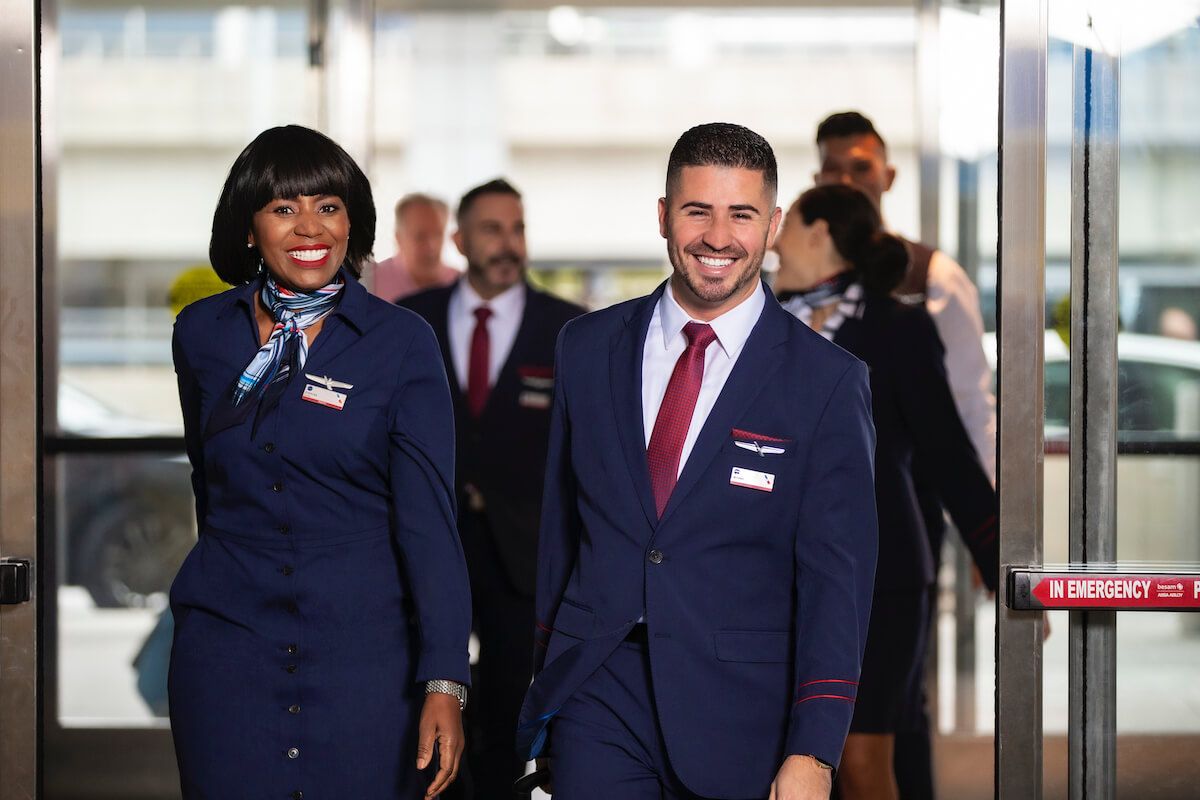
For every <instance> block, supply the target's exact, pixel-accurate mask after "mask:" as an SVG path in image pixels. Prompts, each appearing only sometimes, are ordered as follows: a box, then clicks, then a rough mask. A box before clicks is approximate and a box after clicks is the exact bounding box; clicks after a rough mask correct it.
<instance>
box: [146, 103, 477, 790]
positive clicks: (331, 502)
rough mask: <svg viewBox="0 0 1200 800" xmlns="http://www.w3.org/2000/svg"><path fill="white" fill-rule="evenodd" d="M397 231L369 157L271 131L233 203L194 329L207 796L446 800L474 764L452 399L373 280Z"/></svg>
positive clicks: (185, 604)
mask: <svg viewBox="0 0 1200 800" xmlns="http://www.w3.org/2000/svg"><path fill="white" fill-rule="evenodd" d="M374 238H375V209H374V205H373V203H372V200H371V190H370V186H369V184H368V183H367V179H366V177H365V176H364V175H363V173H362V171H361V170H360V169H359V168H358V167H357V166H356V165H355V164H354V162H353V160H351V159H350V157H349V156H348V155H347V154H346V153H345V151H343V150H342V149H341V148H340V147H339V146H338V145H337V144H335V143H334V142H332V141H331V140H329V139H328V138H326V137H325V136H323V135H321V134H319V133H317V132H315V131H312V130H308V129H307V128H301V127H297V126H288V127H284V128H274V129H271V130H268V131H266V132H264V133H262V134H261V135H260V136H259V137H258V138H257V139H255V140H254V141H253V142H252V143H251V144H250V145H249V146H248V147H247V148H246V149H245V150H244V151H243V152H242V154H241V155H240V156H239V157H238V159H237V161H236V162H235V163H234V165H233V168H232V170H231V172H230V174H229V177H228V179H227V181H226V183H225V188H224V191H223V192H222V194H221V197H220V201H219V203H218V205H217V210H216V214H215V216H214V218H213V229H212V242H211V245H210V257H211V259H212V263H213V266H214V268H215V269H216V271H217V274H218V275H220V276H221V277H222V278H223V279H224V280H225V281H226V282H228V283H231V284H233V286H234V288H233V289H230V290H229V291H226V292H224V293H222V294H219V295H216V296H214V297H210V298H207V299H205V300H201V301H199V302H196V303H194V304H192V305H190V306H188V307H187V308H186V309H184V311H183V312H182V313H181V314H180V315H179V318H178V320H177V322H176V324H175V337H174V343H173V345H174V355H175V370H176V373H177V375H178V378H179V393H180V401H181V403H182V406H183V419H184V433H185V438H186V441H187V452H188V458H189V459H190V460H191V463H192V485H193V488H194V490H195V494H196V515H197V520H198V523H199V530H200V537H199V541H198V542H197V544H196V546H195V548H194V549H193V550H192V552H191V554H190V555H189V556H188V558H187V560H186V561H185V562H184V564H183V566H182V567H181V568H180V571H179V575H178V577H177V578H176V579H175V583H174V585H173V586H172V588H171V608H172V611H173V612H174V615H175V619H176V629H175V640H174V647H173V650H172V654H171V668H170V679H169V694H170V707H171V728H172V732H173V734H174V739H175V750H176V755H177V758H178V762H179V772H180V779H181V783H182V787H183V795H184V797H185V798H211V799H212V800H234V799H235V798H246V799H247V800H268V798H281V800H282V798H296V799H297V800H298V799H299V798H309V799H310V800H351V799H353V800H375V799H378V800H392V799H393V798H405V799H407V798H418V797H421V796H422V795H425V796H427V797H429V796H433V795H435V794H437V793H439V792H440V791H441V790H442V789H444V788H445V787H446V786H447V785H448V784H449V782H450V781H452V780H453V778H454V776H455V775H456V773H457V769H458V762H459V758H460V756H461V753H462V749H463V734H462V720H461V711H462V702H464V701H465V689H464V685H465V684H466V683H467V681H468V661H467V639H468V636H469V631H470V625H471V602H470V594H469V588H468V582H467V572H466V566H465V562H464V560H463V554H462V549H461V547H460V545H459V540H458V534H457V532H456V530H455V524H454V514H455V510H454V500H453V492H454V464H453V457H454V435H453V419H452V418H451V404H450V394H449V389H448V386H447V383H446V374H445V369H444V368H443V366H442V359H441V356H440V354H439V351H438V345H437V341H436V339H435V338H434V335H433V332H432V331H431V330H430V328H429V326H428V325H426V324H425V323H424V322H423V321H422V320H421V319H420V318H419V317H417V316H416V315H415V314H411V313H409V312H407V311H404V310H402V309H399V308H396V307H395V306H392V305H391V304H389V303H386V302H384V301H382V300H379V299H377V298H375V297H373V296H371V295H369V294H368V293H367V291H366V290H365V289H364V288H363V287H362V286H361V285H360V284H359V282H358V280H357V278H358V276H359V274H360V270H361V268H362V265H363V263H364V261H365V260H366V259H367V258H368V257H369V254H370V249H371V246H372V244H373V242H374ZM435 743H436V746H435ZM425 768H428V770H429V772H430V773H434V771H435V770H436V774H433V775H432V776H430V775H426V776H424V777H422V776H421V775H420V774H419V772H418V771H419V770H420V769H425Z"/></svg>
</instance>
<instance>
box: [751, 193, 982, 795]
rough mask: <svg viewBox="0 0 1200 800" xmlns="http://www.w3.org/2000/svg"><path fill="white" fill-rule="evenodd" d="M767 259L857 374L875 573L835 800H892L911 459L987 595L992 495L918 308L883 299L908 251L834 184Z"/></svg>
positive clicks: (923, 604) (929, 571)
mask: <svg viewBox="0 0 1200 800" xmlns="http://www.w3.org/2000/svg"><path fill="white" fill-rule="evenodd" d="M775 250H776V252H778V254H779V273H778V275H777V277H776V281H775V287H774V288H775V293H776V295H777V296H778V297H779V300H780V302H781V303H782V304H783V306H784V308H785V309H787V310H789V311H791V312H792V313H793V314H795V315H796V316H797V317H798V318H800V319H801V320H802V321H804V322H805V323H807V324H808V325H809V326H810V327H811V328H813V330H816V331H818V332H819V333H821V334H822V335H823V336H825V337H826V338H827V339H830V340H832V341H833V342H834V343H835V344H837V345H840V346H841V347H843V348H845V349H846V350H848V351H850V352H851V353H853V354H854V355H856V356H858V357H859V358H860V359H862V360H863V361H864V362H866V364H867V366H868V368H869V369H870V372H871V406H872V414H873V417H874V421H875V431H876V437H877V444H876V452H875V502H876V507H877V509H878V513H879V566H878V567H877V569H876V573H875V596H874V602H873V604H872V608H871V622H870V627H869V628H868V630H867V646H866V651H865V653H864V656H863V666H862V674H861V677H860V678H859V686H858V698H857V701H856V702H855V707H854V717H853V719H852V720H851V723H850V735H849V736H848V737H847V739H846V747H845V750H844V752H843V756H842V763H841V769H840V770H839V772H838V790H839V793H840V796H841V800H864V799H868V798H869V800H895V798H896V797H897V796H898V791H897V788H896V785H895V779H894V778H893V775H892V772H893V764H892V750H893V746H894V736H895V733H896V732H897V731H898V730H901V729H902V726H904V725H905V724H907V722H908V720H909V718H910V716H911V705H912V704H913V703H914V702H918V700H919V695H916V690H918V689H919V687H920V676H921V673H922V667H923V664H924V656H925V645H926V641H927V639H928V633H929V619H930V615H929V610H928V602H929V596H930V592H929V589H930V586H931V585H932V583H933V580H934V577H935V576H934V574H933V555H932V553H931V552H930V544H929V536H928V534H927V532H926V529H925V521H924V517H923V515H922V513H921V508H920V505H919V504H918V502H917V494H916V490H915V489H914V487H913V475H912V464H913V462H914V460H918V459H919V461H920V463H921V465H922V469H923V470H926V471H927V472H928V473H930V474H928V475H923V476H922V477H923V478H926V479H927V480H929V481H930V482H931V483H933V484H934V485H935V486H936V488H937V489H938V490H939V491H940V494H941V497H942V500H943V502H944V504H945V506H946V509H947V510H948V511H949V512H950V516H951V518H952V519H953V520H954V523H955V525H956V527H957V528H958V530H959V531H960V532H961V533H962V535H963V539H964V540H965V542H966V544H967V546H968V547H969V549H970V550H971V554H972V556H973V557H974V558H975V561H976V563H977V564H978V565H979V568H980V572H981V574H982V575H983V577H984V581H985V582H986V583H987V585H988V587H989V588H991V589H995V587H996V581H997V579H998V571H999V568H998V563H999V542H998V539H997V538H996V520H997V517H996V514H997V510H998V509H997V500H996V494H995V491H994V490H993V489H992V484H991V481H990V480H989V479H988V477H987V473H986V472H984V469H983V466H982V465H981V464H980V462H979V457H978V455H977V454H976V452H975V448H974V446H973V445H972V444H971V440H970V437H968V435H967V432H966V430H965V429H964V428H963V425H962V421H961V420H960V419H959V416H958V412H957V411H956V410H955V406H954V398H953V396H952V395H951V393H950V387H949V385H948V384H947V382H946V371H945V366H944V357H945V356H944V349H943V347H942V342H941V340H940V339H939V338H938V334H937V330H936V329H935V328H934V325H933V320H932V319H931V318H930V316H929V314H928V313H927V312H926V311H925V309H924V307H923V306H920V305H913V306H910V305H905V304H902V303H900V302H898V301H896V300H895V299H893V298H892V297H891V296H890V293H891V292H892V290H893V289H895V287H896V286H898V285H899V283H900V280H901V279H902V278H903V277H904V274H905V271H906V270H907V268H908V263H909V255H908V250H907V248H906V247H905V245H904V242H903V241H901V240H900V239H898V238H897V237H895V236H892V235H890V234H888V233H887V232H885V231H884V230H883V223H882V220H881V218H880V215H879V211H878V209H876V207H875V205H874V203H872V202H871V200H870V198H868V197H867V196H866V195H865V194H863V193H862V192H860V191H859V190H857V189H854V188H852V187H850V186H845V185H830V186H820V187H817V188H815V189H810V190H809V191H807V192H805V193H804V194H802V195H800V198H799V199H798V200H797V201H796V202H795V203H794V204H793V205H792V207H791V209H789V211H788V213H787V216H786V217H785V220H784V224H783V228H782V230H781V231H780V233H779V236H778V238H777V239H776V242H775ZM915 695H916V696H915Z"/></svg>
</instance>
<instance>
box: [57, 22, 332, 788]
mask: <svg viewBox="0 0 1200 800" xmlns="http://www.w3.org/2000/svg"><path fill="white" fill-rule="evenodd" d="M309 19H310V14H309V11H308V7H307V5H306V4H303V3H302V2H299V1H296V2H293V1H292V0H283V1H282V2H270V0H268V1H267V2H256V3H253V4H250V5H245V4H240V5H238V4H227V3H222V2H217V1H215V0H190V1H189V2H184V3H182V4H180V3H170V4H163V3H152V4H137V3H122V2H108V1H107V0H100V1H99V2H93V1H92V0H64V1H63V2H60V3H57V4H55V5H54V7H53V8H52V9H49V10H48V13H46V14H45V16H44V19H43V42H44V53H43V61H44V63H46V64H47V65H49V68H48V69H46V70H45V73H44V74H45V76H46V77H45V83H44V86H43V97H44V100H43V102H44V106H45V109H46V110H45V130H46V133H47V135H46V146H45V151H44V155H43V170H44V173H45V175H46V181H47V187H48V191H47V197H46V206H45V209H46V210H45V214H46V230H47V250H48V253H49V257H48V258H47V260H46V267H45V275H44V287H45V291H44V298H45V300H44V319H45V323H44V333H45V344H44V380H45V386H46V397H47V398H48V399H47V403H46V406H47V407H46V415H45V426H44V443H45V447H44V451H45V453H46V457H45V460H44V465H43V474H44V479H45V483H46V492H45V506H44V509H45V531H46V535H47V537H49V539H50V546H49V547H47V552H48V553H52V554H53V558H52V561H53V569H52V570H49V572H48V576H50V577H52V578H53V582H54V584H55V585H56V591H55V592H53V593H49V592H46V593H43V599H44V600H46V601H47V605H48V608H47V611H46V621H47V627H48V631H49V632H48V634H47V636H46V641H47V648H46V658H45V670H46V681H45V685H46V687H47V688H46V702H45V712H44V728H45V739H46V755H47V757H46V759H45V765H46V771H45V787H46V796H47V797H50V798H54V797H71V798H76V797H114V798H115V797H120V798H137V797H156V798H157V797H164V796H166V797H169V796H175V795H177V792H178V789H177V788H176V787H177V778H176V777H175V765H174V759H173V756H172V754H171V750H170V740H169V730H168V727H167V722H166V718H165V714H166V701H165V688H166V684H165V681H166V672H165V671H166V664H167V658H168V655H169V649H170V638H171V619H170V615H169V613H164V611H165V609H166V602H167V598H166V592H167V589H168V588H169V586H170V583H171V580H172V579H173V578H174V575H175V571H176V570H177V568H178V566H179V564H180V562H181V561H182V559H183V557H184V555H185V554H186V553H187V551H188V549H189V548H190V547H191V545H192V543H193V542H194V541H195V537H196V531H195V515H194V511H193V500H192V495H191V485H190V482H189V477H188V476H189V467H188V464H187V461H186V458H185V457H184V455H183V441H182V429H181V420H180V413H179V403H178V394H177V390H176V386H175V376H174V370H173V368H172V363H171V345H170V340H171V328H172V324H173V321H174V318H175V314H176V313H178V311H179V309H180V308H182V307H183V306H184V305H186V304H187V303H188V302H191V301H193V300H196V299H198V298H200V297H203V296H205V295H208V294H213V293H216V292H218V291H221V290H223V289H224V288H227V287H225V286H224V285H223V284H222V283H221V282H220V281H219V280H218V279H217V277H216V275H215V273H214V272H213V271H212V269H211V268H210V267H209V265H208V239H209V234H210V229H211V222H212V212H213V208H214V206H215V203H216V199H217V196H218V194H219V192H220V190H221V185H222V183H223V181H224V178H225V175H226V173H227V171H228V168H229V165H230V164H231V163H232V161H233V159H234V157H235V156H236V155H237V153H238V152H239V151H240V150H241V149H242V148H243V147H244V146H245V145H246V143H247V142H249V141H250V139H251V138H253V137H254V136H255V135H256V134H257V133H258V132H259V131H261V130H262V129H264V128H266V127H269V126H272V125H278V124H286V123H298V124H303V125H308V126H311V127H316V126H317V124H318V122H319V120H318V112H319V103H320V99H321V93H320V91H319V88H320V71H319V70H318V69H317V68H315V67H313V66H311V65H310V49H309ZM47 583H50V580H47Z"/></svg>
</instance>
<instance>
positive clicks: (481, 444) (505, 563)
mask: <svg viewBox="0 0 1200 800" xmlns="http://www.w3.org/2000/svg"><path fill="white" fill-rule="evenodd" d="M457 223H458V230H457V231H455V233H454V235H453V237H452V238H453V241H454V244H455V246H456V247H457V248H458V250H459V252H460V253H462V254H463V257H464V258H466V261H467V269H466V273H465V274H464V275H463V277H462V278H460V279H459V280H458V282H457V283H455V284H454V285H453V286H449V287H445V288H439V289H430V290H429V291H426V292H422V293H420V294H416V295H412V296H410V297H407V298H404V299H402V300H401V301H400V305H402V306H404V307H406V308H409V309H411V310H413V311H415V312H417V313H418V314H420V315H421V316H422V317H424V318H425V320H426V321H427V322H429V324H430V325H431V326H432V327H433V330H434V332H435V333H436V334H437V337H438V341H439V342H440V344H441V348H442V357H443V359H444V360H445V364H446V373H447V375H448V376H449V379H450V390H451V395H452V396H453V399H454V418H455V429H456V434H457V436H456V439H457V446H456V451H457V452H456V460H455V464H456V467H455V473H456V475H455V484H456V486H455V489H456V492H455V494H456V496H457V499H458V530H459V535H460V536H461V537H462V542H463V550H464V552H465V553H466V557H467V567H468V569H469V571H470V576H471V594H472V597H473V602H474V612H475V613H474V631H475V634H476V636H478V638H479V661H478V664H477V667H476V670H477V671H476V675H475V677H474V680H473V681H472V702H471V703H470V704H469V705H468V707H467V730H468V736H469V737H470V740H469V742H468V745H469V750H468V766H469V774H470V779H471V780H472V781H473V782H474V785H475V796H476V797H479V798H504V797H509V796H510V795H511V794H512V783H513V781H514V780H516V779H517V778H518V777H520V776H521V774H522V772H523V771H524V766H525V762H524V760H523V759H520V758H518V757H517V755H516V748H515V740H514V736H515V730H516V722H517V714H518V712H519V711H520V708H521V698H522V697H523V696H524V694H525V689H526V688H527V687H528V686H529V680H530V677H531V675H532V670H533V665H532V662H531V659H530V655H529V654H530V651H531V650H532V649H533V621H534V614H533V593H534V579H535V572H536V566H537V535H538V520H539V519H540V517H541V500H542V481H543V476H544V474H545V465H546V443H547V440H548V438H549V434H550V406H551V400H552V398H553V389H554V343H555V341H556V340H557V338H558V332H559V330H560V329H561V328H562V326H563V325H564V324H566V322H567V321H568V320H570V319H572V318H574V317H576V316H579V315H580V314H582V313H583V311H584V309H583V308H581V307H579V306H577V305H574V304H572V303H568V302H566V301H564V300H560V299H559V298H557V297H554V296H552V295H550V294H547V293H545V292H542V291H539V290H538V289H535V288H534V287H533V286H531V285H529V283H528V281H527V280H526V271H527V266H528V262H527V257H526V249H525V212H524V206H523V204H522V202H521V194H520V193H519V192H518V191H517V190H516V189H515V188H513V186H512V185H511V184H510V183H508V182H507V181H505V180H503V179H496V180H493V181H489V182H488V183H485V184H483V185H481V186H477V187H475V188H474V189H471V190H470V191H469V192H467V193H466V194H465V195H463V197H462V200H461V201H459V205H458V212H457ZM472 733H473V734H474V735H473V736H471V734H472ZM456 791H460V792H461V791H463V789H459V790H456Z"/></svg>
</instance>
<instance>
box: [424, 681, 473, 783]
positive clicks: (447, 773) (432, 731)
mask: <svg viewBox="0 0 1200 800" xmlns="http://www.w3.org/2000/svg"><path fill="white" fill-rule="evenodd" d="M435 742H436V743H437V748H438V771H437V774H436V775H434V776H433V782H432V783H430V784H429V788H428V789H426V790H425V797H426V798H432V797H437V796H438V795H439V794H441V793H442V792H444V791H446V787H448V786H449V785H450V784H451V783H453V782H454V779H455V778H457V777H458V764H459V762H460V761H461V760H462V754H463V748H464V740H463V725H462V711H460V710H459V708H458V698H457V697H454V696H453V695H448V694H442V693H440V692H431V693H430V694H427V695H425V707H424V708H422V709H421V722H420V724H419V725H418V726H417V769H425V768H426V767H427V766H429V764H430V762H431V761H432V760H433V745H434V743H435Z"/></svg>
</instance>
